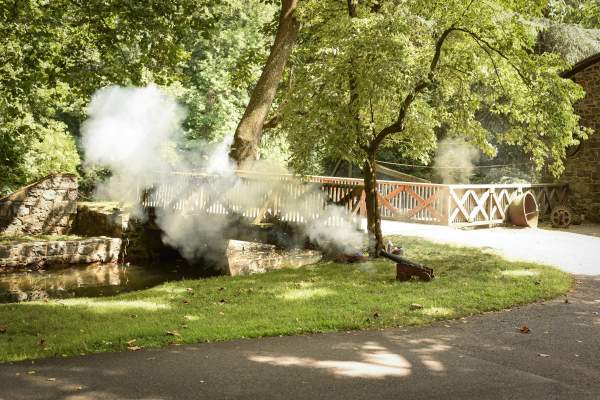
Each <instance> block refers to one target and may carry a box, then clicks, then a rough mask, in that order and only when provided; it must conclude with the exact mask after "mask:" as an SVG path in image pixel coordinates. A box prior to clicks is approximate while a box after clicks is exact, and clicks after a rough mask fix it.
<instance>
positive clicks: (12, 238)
mask: <svg viewBox="0 0 600 400" xmlns="http://www.w3.org/2000/svg"><path fill="white" fill-rule="evenodd" d="M80 239H81V236H77V235H8V234H0V244H11V243H24V242H38V241H40V242H42V241H43V242H46V241H50V240H60V241H66V240H80Z"/></svg>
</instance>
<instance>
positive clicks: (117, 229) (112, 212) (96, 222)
mask: <svg viewBox="0 0 600 400" xmlns="http://www.w3.org/2000/svg"><path fill="white" fill-rule="evenodd" d="M128 222H129V214H128V213H127V212H126V211H125V210H124V209H123V208H122V207H120V206H119V204H118V203H116V202H104V203H91V202H90V203H86V202H81V203H77V215H76V217H75V222H74V223H73V227H72V229H71V233H73V234H75V235H81V236H110V237H121V236H123V233H124V232H125V230H126V229H127V224H128Z"/></svg>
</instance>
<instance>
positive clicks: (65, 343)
mask: <svg viewBox="0 0 600 400" xmlns="http://www.w3.org/2000/svg"><path fill="white" fill-rule="evenodd" d="M399 241H401V242H402V243H403V245H404V246H405V247H406V248H407V249H408V254H407V256H408V257H410V258H412V259H414V260H417V261H420V262H422V263H424V264H427V265H429V266H431V267H433V268H434V269H435V273H436V276H437V277H436V278H435V279H434V280H433V281H432V282H428V283H426V282H417V281H411V282H404V283H400V282H396V281H395V280H394V272H395V267H394V265H393V264H392V263H391V262H388V261H386V260H381V261H379V260H378V261H376V262H371V263H365V264H352V265H347V264H335V263H322V264H319V265H315V266H313V267H305V268H303V269H298V270H291V269H288V270H281V271H277V272H270V273H266V274H262V275H252V276H247V277H235V278H231V277H218V278H211V279H201V280H188V281H178V282H169V283H165V284H163V285H160V286H157V287H154V288H151V289H147V290H143V291H139V292H135V293H128V294H123V295H119V296H115V297H107V298H79V299H69V300H56V301H48V302H30V303H20V304H5V305H0V325H4V326H5V327H6V332H5V333H3V334H0V360H2V361H16V360H23V359H33V358H41V357H50V356H66V355H74V354H84V353H94V352H103V351H114V350H125V349H126V348H127V342H128V341H131V340H135V342H133V344H134V345H136V346H141V347H156V346H163V345H166V344H169V343H194V342H203V341H218V340H228V339H236V338H250V337H259V336H273V335H295V334H302V333H311V332H329V331H336V330H351V329H372V328H383V327H393V326H409V325H421V324H427V323H430V322H433V321H435V320H440V319H452V318H458V317H461V316H467V315H471V314H476V313H481V312H484V311H490V310H501V309H504V308H507V307H510V306H513V305H516V304H523V303H529V302H533V301H536V300H540V299H547V298H551V297H555V296H558V295H560V294H562V293H564V292H566V291H567V290H568V289H569V288H570V286H571V278H570V276H569V275H567V274H565V273H563V272H560V271H558V270H556V269H553V268H548V267H544V266H540V265H535V264H529V263H513V262H508V261H505V260H503V259H501V258H499V257H496V256H493V255H489V254H485V253H483V252H481V251H478V250H472V249H465V248H459V247H450V246H442V245H437V244H432V243H430V242H426V241H423V240H419V239H412V238H402V239H400V240H399ZM411 303H419V304H421V305H423V308H422V309H416V310H413V309H411V307H410V305H411ZM167 332H171V334H169V333H167Z"/></svg>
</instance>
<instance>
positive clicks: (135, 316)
mask: <svg viewBox="0 0 600 400" xmlns="http://www.w3.org/2000/svg"><path fill="white" fill-rule="evenodd" d="M129 318H131V319H134V318H137V314H129Z"/></svg>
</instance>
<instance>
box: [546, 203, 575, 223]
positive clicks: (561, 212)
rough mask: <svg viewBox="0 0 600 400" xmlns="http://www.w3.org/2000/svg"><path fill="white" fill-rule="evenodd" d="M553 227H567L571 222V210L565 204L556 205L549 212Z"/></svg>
mask: <svg viewBox="0 0 600 400" xmlns="http://www.w3.org/2000/svg"><path fill="white" fill-rule="evenodd" d="M550 221H551V222H552V226H553V227H554V228H568V227H569V225H571V224H572V223H573V211H571V209H570V208H569V207H567V206H556V207H554V208H553V209H552V213H551V214H550Z"/></svg>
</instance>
